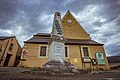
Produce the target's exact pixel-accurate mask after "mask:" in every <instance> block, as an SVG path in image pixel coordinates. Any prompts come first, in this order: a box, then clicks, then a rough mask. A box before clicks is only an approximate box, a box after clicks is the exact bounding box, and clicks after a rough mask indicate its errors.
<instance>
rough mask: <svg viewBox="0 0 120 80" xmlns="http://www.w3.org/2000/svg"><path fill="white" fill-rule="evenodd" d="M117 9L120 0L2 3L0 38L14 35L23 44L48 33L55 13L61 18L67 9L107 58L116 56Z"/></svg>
mask: <svg viewBox="0 0 120 80" xmlns="http://www.w3.org/2000/svg"><path fill="white" fill-rule="evenodd" d="M119 6H120V0H1V1H0V35H16V36H17V37H18V39H19V41H20V43H21V44H23V42H22V41H23V40H27V39H28V38H30V37H31V36H32V35H33V34H36V33H38V32H39V33H40V32H44V33H46V32H47V33H50V32H51V29H52V23H53V17H54V12H55V11H60V12H61V13H62V16H63V15H64V14H65V13H66V12H67V10H68V9H69V10H70V11H71V12H73V15H74V16H75V18H77V20H78V21H79V22H80V24H81V25H82V26H83V27H84V28H85V30H86V31H87V32H88V33H89V34H90V35H91V37H92V39H94V40H96V41H98V42H101V43H104V44H105V50H106V52H107V54H108V55H111V54H112V53H114V54H115V55H118V54H120V52H119V49H120V48H118V47H120V43H119V35H118V34H120V7H119ZM111 40H112V41H111ZM117 43H119V45H115V44H117ZM110 45H111V46H110ZM113 48H116V49H113Z"/></svg>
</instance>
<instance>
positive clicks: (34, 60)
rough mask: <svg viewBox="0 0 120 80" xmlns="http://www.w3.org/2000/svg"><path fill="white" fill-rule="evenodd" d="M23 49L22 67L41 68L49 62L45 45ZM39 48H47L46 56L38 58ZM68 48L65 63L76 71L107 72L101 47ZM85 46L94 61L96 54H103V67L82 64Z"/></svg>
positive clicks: (27, 44) (30, 44) (107, 67)
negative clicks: (97, 70)
mask: <svg viewBox="0 0 120 80" xmlns="http://www.w3.org/2000/svg"><path fill="white" fill-rule="evenodd" d="M25 46H26V47H25V49H26V50H27V53H26V54H25V56H24V58H25V59H26V61H22V62H21V65H22V66H24V67H42V66H43V65H44V64H45V63H46V62H47V61H48V60H49V46H48V45H47V44H34V43H26V44H25ZM40 46H47V47H48V49H47V56H46V57H40V56H39V55H40ZM65 46H66V47H67V48H68V57H66V58H65V60H66V61H68V62H70V63H71V64H73V65H74V67H75V68H76V69H87V68H90V69H104V70H109V69H110V67H109V64H108V61H107V58H106V55H105V52H104V49H103V46H96V45H65ZM83 46H87V47H89V57H90V58H91V59H96V55H95V53H96V52H102V53H103V54H104V59H105V62H106V64H105V65H95V66H93V65H92V63H84V62H83V61H82V59H83V57H84V56H83V53H82V47H83ZM96 60H97V59H96Z"/></svg>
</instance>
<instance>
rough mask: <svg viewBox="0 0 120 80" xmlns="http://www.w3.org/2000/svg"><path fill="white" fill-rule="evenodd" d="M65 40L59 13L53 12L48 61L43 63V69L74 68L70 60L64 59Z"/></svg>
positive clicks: (59, 69)
mask: <svg viewBox="0 0 120 80" xmlns="http://www.w3.org/2000/svg"><path fill="white" fill-rule="evenodd" d="M65 41H66V39H65V38H64V36H63V30H62V23H61V14H60V13H59V12H55V15H54V21H53V27H52V33H51V38H50V40H49V46H50V47H49V48H50V50H49V61H48V62H47V63H45V64H44V65H43V68H44V69H45V70H52V71H55V70H57V71H61V70H62V71H70V70H72V69H73V68H74V67H73V65H72V64H70V62H67V61H65Z"/></svg>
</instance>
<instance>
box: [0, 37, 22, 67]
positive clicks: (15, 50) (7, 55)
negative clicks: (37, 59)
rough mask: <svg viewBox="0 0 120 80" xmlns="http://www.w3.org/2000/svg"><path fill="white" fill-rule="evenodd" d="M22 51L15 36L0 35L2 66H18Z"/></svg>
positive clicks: (0, 62)
mask: <svg viewBox="0 0 120 80" xmlns="http://www.w3.org/2000/svg"><path fill="white" fill-rule="evenodd" d="M20 51H21V46H20V45H19V43H18V41H17V39H16V37H15V36H0V66H17V64H18V59H19V57H20Z"/></svg>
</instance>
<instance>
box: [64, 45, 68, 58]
mask: <svg viewBox="0 0 120 80" xmlns="http://www.w3.org/2000/svg"><path fill="white" fill-rule="evenodd" d="M65 57H68V51H67V47H65Z"/></svg>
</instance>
